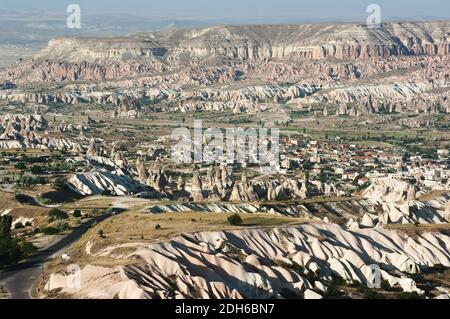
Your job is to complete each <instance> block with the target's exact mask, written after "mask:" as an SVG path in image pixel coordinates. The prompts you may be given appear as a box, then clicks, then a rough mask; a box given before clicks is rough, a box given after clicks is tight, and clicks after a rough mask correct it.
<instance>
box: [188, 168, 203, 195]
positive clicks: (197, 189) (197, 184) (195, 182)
mask: <svg viewBox="0 0 450 319" xmlns="http://www.w3.org/2000/svg"><path fill="white" fill-rule="evenodd" d="M191 196H192V199H193V200H194V202H201V201H202V200H204V199H205V198H204V196H203V187H202V181H201V179H200V175H199V173H198V172H194V176H193V177H192V187H191Z"/></svg>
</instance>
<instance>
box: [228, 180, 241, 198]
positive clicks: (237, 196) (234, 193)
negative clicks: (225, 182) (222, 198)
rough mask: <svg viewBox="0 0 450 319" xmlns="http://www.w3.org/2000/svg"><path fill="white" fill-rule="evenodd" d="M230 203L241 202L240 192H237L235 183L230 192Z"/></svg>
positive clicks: (237, 187) (237, 186)
mask: <svg viewBox="0 0 450 319" xmlns="http://www.w3.org/2000/svg"><path fill="white" fill-rule="evenodd" d="M230 201H232V202H241V201H242V195H241V191H240V190H239V185H238V184H237V183H235V184H234V186H233V191H232V192H231V197H230Z"/></svg>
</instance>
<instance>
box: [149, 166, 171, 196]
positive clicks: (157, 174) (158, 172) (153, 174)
mask: <svg viewBox="0 0 450 319" xmlns="http://www.w3.org/2000/svg"><path fill="white" fill-rule="evenodd" d="M168 184H169V182H168V177H167V174H166V171H165V170H164V169H162V168H159V167H158V166H156V165H155V166H153V167H152V168H151V169H149V170H148V178H147V185H148V186H150V187H153V188H154V189H155V190H157V191H158V192H162V191H164V188H165V187H166V186H167V185H168Z"/></svg>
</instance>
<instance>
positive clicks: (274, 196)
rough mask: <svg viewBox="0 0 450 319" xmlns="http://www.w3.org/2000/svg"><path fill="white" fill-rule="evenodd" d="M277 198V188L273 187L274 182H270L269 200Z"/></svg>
mask: <svg viewBox="0 0 450 319" xmlns="http://www.w3.org/2000/svg"><path fill="white" fill-rule="evenodd" d="M276 199H277V195H276V191H275V188H274V187H273V185H272V183H270V182H269V187H268V188H267V200H268V201H271V200H276Z"/></svg>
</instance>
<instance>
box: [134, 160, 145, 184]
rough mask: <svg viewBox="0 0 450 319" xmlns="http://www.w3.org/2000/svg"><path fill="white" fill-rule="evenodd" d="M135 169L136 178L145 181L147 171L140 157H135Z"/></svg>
mask: <svg viewBox="0 0 450 319" xmlns="http://www.w3.org/2000/svg"><path fill="white" fill-rule="evenodd" d="M136 171H137V173H138V178H139V180H140V181H143V182H145V181H147V179H148V172H147V169H146V168H145V166H144V163H143V161H142V159H141V158H140V157H138V158H137V159H136Z"/></svg>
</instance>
